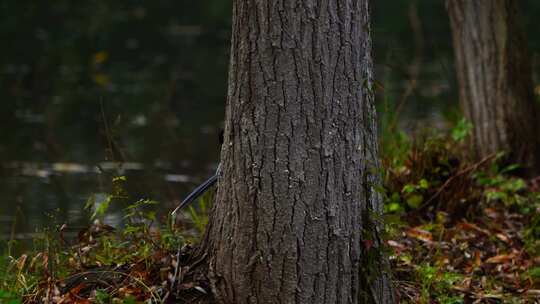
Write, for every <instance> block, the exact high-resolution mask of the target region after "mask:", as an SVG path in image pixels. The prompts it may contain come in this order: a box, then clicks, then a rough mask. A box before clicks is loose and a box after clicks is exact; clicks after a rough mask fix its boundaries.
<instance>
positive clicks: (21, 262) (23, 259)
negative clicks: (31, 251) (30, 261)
mask: <svg viewBox="0 0 540 304" xmlns="http://www.w3.org/2000/svg"><path fill="white" fill-rule="evenodd" d="M27 258H28V256H27V255H26V254H23V255H21V257H20V258H19V259H17V269H18V270H19V271H22V269H23V267H24V265H25V264H26V259H27Z"/></svg>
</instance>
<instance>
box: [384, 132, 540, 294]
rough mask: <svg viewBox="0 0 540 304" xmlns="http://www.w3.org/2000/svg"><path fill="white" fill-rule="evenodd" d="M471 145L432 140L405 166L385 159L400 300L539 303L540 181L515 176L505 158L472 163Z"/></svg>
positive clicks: (458, 138)
mask: <svg viewBox="0 0 540 304" xmlns="http://www.w3.org/2000/svg"><path fill="white" fill-rule="evenodd" d="M460 128H463V126H461V127H460ZM465 141H466V137H464V136H463V132H461V131H459V132H456V131H455V130H452V131H451V132H449V134H448V135H444V134H437V135H434V136H427V137H425V138H424V139H423V140H419V139H417V140H415V141H411V142H412V143H411V145H410V150H409V151H408V152H407V154H406V155H405V156H403V155H402V156H400V158H401V159H402V161H401V162H396V161H395V159H386V160H384V161H383V163H384V164H385V166H384V168H385V189H386V194H387V195H386V197H387V199H386V211H387V215H386V217H387V220H386V222H387V224H389V225H388V227H389V229H388V232H389V236H388V237H387V238H388V239H387V244H388V245H389V247H391V248H392V252H393V253H392V254H391V263H392V269H393V271H394V275H395V278H396V283H397V284H396V285H397V286H398V291H399V296H400V298H401V302H403V303H537V301H539V300H540V275H538V274H539V273H540V271H538V269H540V256H539V255H540V251H539V250H538V249H539V248H540V247H539V246H538V244H539V242H538V239H539V237H540V233H539V231H540V217H539V216H538V214H539V211H540V210H539V200H538V198H539V196H538V190H539V189H540V187H538V179H534V178H533V179H523V178H521V177H519V176H515V175H513V174H514V173H516V172H518V171H519V166H517V165H508V164H504V161H503V160H504V154H502V153H499V154H494V155H492V156H489V157H487V158H485V159H482V160H477V161H473V160H472V159H469V158H468V156H467V153H466V152H465V151H467V150H466V148H465V146H464V145H465ZM390 157H391V156H390Z"/></svg>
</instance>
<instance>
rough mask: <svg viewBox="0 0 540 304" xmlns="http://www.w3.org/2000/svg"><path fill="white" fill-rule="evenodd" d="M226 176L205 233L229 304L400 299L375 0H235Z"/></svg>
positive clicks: (216, 279)
mask: <svg viewBox="0 0 540 304" xmlns="http://www.w3.org/2000/svg"><path fill="white" fill-rule="evenodd" d="M233 7H234V8H233V30H232V49H231V62H230V72H229V89H228V90H229V91H228V100H227V105H226V114H225V142H224V144H223V147H222V151H221V161H222V167H221V168H222V173H221V176H220V178H219V182H218V191H217V194H216V201H215V204H214V207H213V210H212V214H211V217H210V221H209V226H208V228H207V232H206V235H205V240H204V241H203V245H202V246H203V248H204V249H205V252H206V256H207V261H208V265H209V277H210V280H211V284H212V288H213V292H214V294H215V296H216V299H217V300H218V302H220V303H235V304H241V303H313V304H316V303H332V304H335V303H391V302H393V297H394V296H393V293H392V291H391V285H390V282H389V278H388V276H387V274H386V271H387V270H388V269H387V268H385V263H384V258H383V257H382V254H381V253H380V250H379V248H378V247H379V246H380V240H379V238H378V233H379V231H378V228H379V226H378V223H377V221H376V220H374V217H376V216H375V215H376V214H377V213H379V212H380V211H381V196H380V195H379V193H378V192H377V191H376V190H375V187H376V185H377V184H378V183H379V178H378V175H377V174H378V172H377V171H378V170H377V168H378V161H377V153H378V152H377V136H376V124H375V109H374V105H373V94H372V92H371V86H372V82H373V76H372V60H371V53H370V52H371V39H370V21H369V10H368V1H367V0H325V1H315V0H276V1H262V0H235V1H233Z"/></svg>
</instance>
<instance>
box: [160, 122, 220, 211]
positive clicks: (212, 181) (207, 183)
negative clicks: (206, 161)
mask: <svg viewBox="0 0 540 304" xmlns="http://www.w3.org/2000/svg"><path fill="white" fill-rule="evenodd" d="M219 143H220V145H222V144H223V130H221V131H220V132H219ZM220 172H221V164H218V166H217V169H216V172H215V173H214V175H212V176H211V177H210V178H208V179H207V180H206V181H204V182H203V183H202V184H200V185H199V186H197V188H195V189H194V190H193V191H191V193H190V194H188V196H186V198H185V199H184V200H183V201H182V202H181V203H180V205H178V206H177V207H176V208H175V209H174V210H173V212H171V215H172V216H175V215H176V213H177V212H178V210H181V209H183V208H184V207H186V206H187V205H189V204H190V203H192V202H193V201H194V200H196V199H197V198H198V197H200V196H201V195H203V194H204V193H205V192H206V191H207V190H208V189H209V188H210V187H212V186H213V185H214V184H215V183H216V182H217V180H218V177H219V174H220Z"/></svg>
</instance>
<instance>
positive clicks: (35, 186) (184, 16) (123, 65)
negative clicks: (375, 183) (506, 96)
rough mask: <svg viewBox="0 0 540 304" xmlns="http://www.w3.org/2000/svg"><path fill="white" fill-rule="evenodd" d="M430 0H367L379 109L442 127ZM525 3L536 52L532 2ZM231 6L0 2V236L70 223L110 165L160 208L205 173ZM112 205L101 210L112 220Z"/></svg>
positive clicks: (217, 121) (449, 86)
mask: <svg viewBox="0 0 540 304" xmlns="http://www.w3.org/2000/svg"><path fill="white" fill-rule="evenodd" d="M373 2H375V1H373ZM442 2H443V1H432V0H423V1H390V0H385V1H382V0H381V1H376V3H374V12H373V24H374V25H373V28H374V36H373V37H374V44H375V49H374V57H375V61H376V75H377V80H378V87H380V88H381V89H380V90H379V91H378V93H377V103H378V107H379V112H380V115H379V117H380V118H381V121H384V120H385V119H386V118H387V117H389V116H388V113H389V111H390V110H392V111H395V109H396V108H397V109H399V113H400V115H399V125H400V126H401V127H402V128H405V129H407V130H415V129H416V128H418V126H436V127H444V126H446V124H447V121H448V119H449V118H451V117H452V116H453V115H454V114H453V113H455V112H456V111H455V109H456V100H457V98H456V94H455V92H456V88H455V81H454V73H453V66H452V65H453V63H452V51H451V39H450V33H449V28H448V24H447V17H446V14H445V11H444V7H443V6H442ZM525 6H526V10H525V12H526V15H525V18H524V24H525V25H529V24H530V25H531V26H527V30H528V32H529V37H532V38H534V39H531V43H530V47H531V50H532V52H533V54H534V55H535V56H534V58H537V57H538V56H537V55H538V50H539V49H540V39H538V38H537V37H540V36H539V35H538V34H539V33H538V30H537V28H538V27H534V26H532V25H533V23H532V18H533V16H535V14H536V13H537V12H540V5H539V4H538V3H535V1H525ZM230 10H231V9H230V1H222V0H209V1H191V0H190V1H179V0H159V1H89V0H88V1H86V0H85V1H77V2H74V1H67V0H63V1H61V0H59V1H55V3H54V5H52V4H49V3H47V2H43V1H33V2H31V1H15V0H4V1H2V2H0V39H1V41H2V45H3V46H2V48H0V98H1V99H0V100H1V107H0V121H1V128H0V179H1V182H0V237H1V239H2V240H3V241H5V240H8V239H10V238H15V239H24V238H27V237H28V236H29V234H30V233H32V232H35V231H36V230H40V229H43V228H44V227H50V226H53V225H54V224H62V223H68V225H69V226H70V227H72V229H77V228H78V227H82V226H83V225H85V224H86V223H87V222H88V212H86V211H84V210H83V206H84V205H85V202H86V201H87V199H88V198H89V197H90V196H91V195H96V197H97V198H100V197H104V196H105V195H107V193H110V192H111V188H112V185H111V179H112V177H114V176H118V175H124V176H126V177H127V183H126V185H125V186H126V189H127V191H128V193H129V196H130V199H131V201H135V200H138V199H140V198H149V199H154V200H157V201H159V202H160V204H159V205H158V206H157V207H156V208H157V209H158V211H160V213H161V214H165V213H167V212H168V211H170V210H171V209H173V208H174V205H175V204H176V203H177V202H178V201H179V200H181V199H182V198H183V197H184V196H185V195H186V194H187V192H188V191H189V190H190V189H191V188H192V187H194V186H195V185H196V183H197V182H199V181H202V180H203V179H204V178H205V177H206V176H208V175H210V174H211V173H212V171H213V170H214V168H215V165H216V162H217V159H218V142H217V137H218V135H217V134H218V131H219V128H220V126H221V121H222V119H223V115H224V102H225V93H226V77H227V64H228V50H229V36H230ZM537 61H538V60H535V63H534V64H535V67H538V62H537ZM535 70H538V69H537V68H536V69H535ZM382 88H384V89H382ZM123 207H125V206H122V205H114V204H113V206H112V207H111V212H110V213H108V216H107V217H106V221H108V222H109V223H112V224H115V225H116V224H119V223H120V222H121V218H122V212H121V210H122V208H123Z"/></svg>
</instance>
